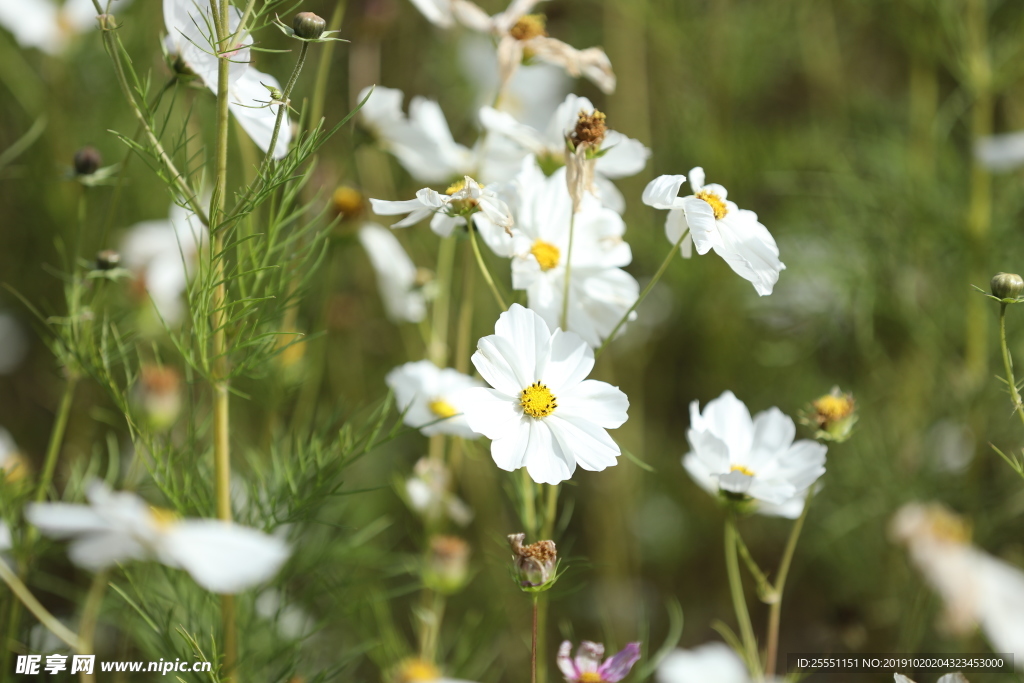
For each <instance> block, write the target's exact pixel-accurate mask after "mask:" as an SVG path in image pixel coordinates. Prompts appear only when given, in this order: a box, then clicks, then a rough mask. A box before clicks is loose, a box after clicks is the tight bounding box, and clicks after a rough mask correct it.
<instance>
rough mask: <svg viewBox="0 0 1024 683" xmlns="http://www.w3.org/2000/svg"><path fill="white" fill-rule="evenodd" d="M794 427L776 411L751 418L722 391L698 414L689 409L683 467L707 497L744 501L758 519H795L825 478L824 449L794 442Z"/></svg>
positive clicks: (696, 405) (695, 406) (692, 407)
mask: <svg viewBox="0 0 1024 683" xmlns="http://www.w3.org/2000/svg"><path fill="white" fill-rule="evenodd" d="M795 435H796V425H795V424H793V420H792V418H790V417H788V416H787V415H784V414H783V413H782V411H781V410H779V409H778V408H769V409H768V410H765V411H763V412H760V413H758V414H757V415H755V416H754V418H753V419H751V417H750V411H749V410H747V406H745V405H744V404H743V402H742V401H740V400H739V399H738V398H736V397H735V396H734V395H733V393H732V392H731V391H726V392H725V393H723V394H722V395H721V396H719V397H718V398H716V399H714V400H713V401H709V402H708V404H707V405H706V406H704V412H703V413H702V412H701V411H700V406H699V403H698V402H697V401H694V402H693V403H691V404H690V429H689V430H688V431H687V433H686V439H687V441H689V442H690V449H691V450H690V452H689V453H687V454H686V456H684V457H683V467H685V468H686V471H687V472H689V474H690V476H691V477H693V479H694V481H696V482H697V483H698V484H699V485H700V486H701V487H702V488H704V489H706V490H708V491H709V492H711V493H717V492H719V491H720V492H723V493H726V494H732V495H737V496H741V497H749V498H752V499H754V501H755V502H756V503H757V507H756V510H757V511H758V512H760V513H762V514H768V515H777V516H780V517H789V518H795V517H799V516H800V512H801V511H802V510H803V503H804V498H805V497H806V496H807V491H808V489H809V488H810V487H811V486H813V485H814V483H815V482H816V481H817V480H818V478H819V477H820V476H821V475H822V474H824V473H825V452H826V451H827V450H828V449H827V448H826V447H825V446H824V445H822V444H819V443H817V442H816V441H810V440H807V439H803V440H800V441H797V442H795V443H794V441H793V438H794V437H795Z"/></svg>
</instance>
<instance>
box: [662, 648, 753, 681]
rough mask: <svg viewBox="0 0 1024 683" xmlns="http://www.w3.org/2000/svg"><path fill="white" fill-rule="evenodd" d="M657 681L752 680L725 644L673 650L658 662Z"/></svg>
mask: <svg viewBox="0 0 1024 683" xmlns="http://www.w3.org/2000/svg"><path fill="white" fill-rule="evenodd" d="M656 679H657V683H708V682H709V681H714V682H715V683H751V680H752V679H751V677H750V672H748V671H747V667H746V665H745V664H744V663H743V660H742V659H740V656H739V655H738V654H736V653H735V652H733V650H732V648H730V647H729V646H728V645H726V644H725V643H707V644H705V645H701V646H700V647H696V648H694V649H692V650H683V649H677V650H673V651H672V652H670V653H669V654H668V656H666V657H665V659H663V660H662V661H661V664H659V665H658V671H657V674H656Z"/></svg>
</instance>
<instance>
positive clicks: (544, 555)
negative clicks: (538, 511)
mask: <svg viewBox="0 0 1024 683" xmlns="http://www.w3.org/2000/svg"><path fill="white" fill-rule="evenodd" d="M525 540H526V534H509V537H508V543H509V545H510V546H512V553H513V555H512V561H513V562H514V564H515V570H516V577H517V578H518V580H519V585H520V587H522V588H540V589H543V590H546V589H547V588H550V587H551V585H552V584H553V583H554V580H555V578H557V577H556V574H555V569H556V567H557V565H558V550H557V549H556V548H555V542H554V541H537V542H536V543H531V544H530V545H523V541H525Z"/></svg>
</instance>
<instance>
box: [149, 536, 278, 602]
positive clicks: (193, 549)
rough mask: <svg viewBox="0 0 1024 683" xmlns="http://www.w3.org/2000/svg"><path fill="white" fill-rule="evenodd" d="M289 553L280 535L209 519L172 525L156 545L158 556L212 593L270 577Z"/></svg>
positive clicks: (234, 590)
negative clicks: (185, 572) (270, 534)
mask: <svg viewBox="0 0 1024 683" xmlns="http://www.w3.org/2000/svg"><path fill="white" fill-rule="evenodd" d="M290 552H291V551H290V550H289V549H288V545H287V544H286V543H285V542H284V541H283V540H281V539H280V538H277V537H274V536H269V535H267V534H265V533H263V532H261V531H257V530H256V529H251V528H249V527H244V526H239V525H237V524H229V523H227V522H222V521H219V520H212V519H209V520H208V519H202V520H200V519H195V520H185V521H182V522H179V523H177V524H175V525H174V527H172V529H171V530H170V531H168V532H167V533H166V534H165V536H164V538H163V542H162V544H161V547H160V555H161V558H162V559H166V560H170V561H171V562H172V563H174V564H173V565H172V566H178V567H181V568H182V569H184V570H185V571H187V572H188V573H189V574H191V575H192V578H193V579H195V581H196V583H198V584H199V585H200V586H202V587H203V588H205V589H206V590H208V591H211V592H214V593H238V592H240V591H243V590H246V589H247V588H252V587H253V586H256V585H258V584H261V583H264V582H266V581H268V580H270V579H271V578H273V577H274V575H275V574H277V572H278V570H280V569H281V565H283V564H284V562H285V560H287V559H288V555H289V554H290Z"/></svg>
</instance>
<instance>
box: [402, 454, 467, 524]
mask: <svg viewBox="0 0 1024 683" xmlns="http://www.w3.org/2000/svg"><path fill="white" fill-rule="evenodd" d="M405 496H406V499H407V501H408V503H409V507H411V508H412V509H413V510H414V511H415V512H416V513H418V514H419V515H420V516H422V517H423V518H424V519H425V520H426V521H427V522H428V523H429V522H436V521H438V520H440V519H441V518H443V517H447V518H449V519H451V520H452V521H453V522H455V523H456V524H458V525H459V526H466V525H467V524H469V523H470V522H471V521H472V520H473V511H472V510H471V509H470V508H469V506H468V505H466V503H464V502H463V501H462V499H460V498H459V497H458V496H456V495H455V494H454V493H452V491H451V475H450V473H449V472H448V468H446V467H445V466H444V463H443V462H440V461H438V460H434V459H432V458H429V457H424V458H420V459H419V460H417V461H416V465H415V466H414V467H413V476H411V477H409V478H408V479H406V480H405Z"/></svg>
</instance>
